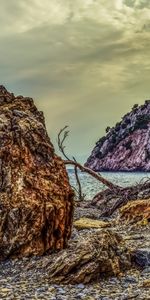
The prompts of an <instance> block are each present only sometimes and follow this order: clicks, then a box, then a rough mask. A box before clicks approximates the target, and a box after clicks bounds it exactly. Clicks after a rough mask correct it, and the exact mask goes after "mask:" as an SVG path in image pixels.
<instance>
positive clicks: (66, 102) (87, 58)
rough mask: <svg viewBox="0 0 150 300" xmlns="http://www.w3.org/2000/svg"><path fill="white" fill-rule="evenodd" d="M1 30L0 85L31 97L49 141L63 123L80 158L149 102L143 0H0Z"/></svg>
mask: <svg viewBox="0 0 150 300" xmlns="http://www.w3.org/2000/svg"><path fill="white" fill-rule="evenodd" d="M0 29H1V30H0V84H3V85H5V86H6V87H7V88H8V90H10V91H12V92H14V93H15V94H16V95H17V94H22V95H24V96H31V97H33V98H34V99H35V103H36V105H37V106H38V108H39V109H41V110H43V111H44V113H45V117H46V124H47V129H48V132H49V135H50V137H51V139H52V141H53V143H54V144H55V145H56V143H55V140H56V136H57V132H58V131H59V129H60V128H62V127H64V125H69V127H70V131H71V132H70V137H69V141H68V143H67V149H68V154H72V155H74V156H76V158H77V159H78V160H79V161H82V162H83V161H85V160H86V158H87V157H88V155H89V153H90V151H91V150H92V148H93V146H94V144H95V142H96V141H97V140H98V139H99V138H100V137H101V136H103V135H104V132H105V128H106V127H107V126H108V125H109V126H113V125H114V124H115V123H116V122H117V121H119V120H120V118H121V116H123V115H124V114H125V113H126V112H128V111H129V110H130V109H131V107H132V106H133V105H134V104H135V103H139V104H142V103H143V102H144V100H145V99H150V59H149V58H150V1H149V0H55V1H54V0H43V1H41V0H1V7H0Z"/></svg>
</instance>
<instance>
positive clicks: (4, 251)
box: [0, 86, 73, 260]
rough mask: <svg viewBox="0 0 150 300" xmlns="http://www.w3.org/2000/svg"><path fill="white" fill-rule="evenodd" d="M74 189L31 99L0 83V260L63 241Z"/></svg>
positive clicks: (68, 231) (59, 246)
mask: <svg viewBox="0 0 150 300" xmlns="http://www.w3.org/2000/svg"><path fill="white" fill-rule="evenodd" d="M72 217H73V191H72V189H71V186H70V184H69V180H68V175H67V172H66V169H65V166H64V163H63V161H62V159H61V158H60V157H58V156H57V155H56V154H55V151H54V147H53V145H52V143H51V141H50V139H49V137H48V134H47V131H46V127H45V122H44V116H43V113H42V112H40V111H38V109H37V108H36V106H35V105H34V102H33V99H31V98H28V97H22V96H18V97H15V96H14V95H13V94H12V93H9V92H8V91H7V90H6V89H5V88H4V87H3V86H0V260H4V259H6V258H8V257H19V256H29V255H41V254H43V253H46V252H48V251H51V250H54V249H62V248H64V247H65V246H66V245H67V241H68V239H69V237H70V234H71V227H72Z"/></svg>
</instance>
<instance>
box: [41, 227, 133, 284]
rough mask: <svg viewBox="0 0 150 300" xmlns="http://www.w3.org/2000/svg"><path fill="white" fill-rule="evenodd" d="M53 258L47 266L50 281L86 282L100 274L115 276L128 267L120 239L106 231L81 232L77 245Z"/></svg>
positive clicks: (127, 255) (126, 254) (127, 256)
mask: <svg viewBox="0 0 150 300" xmlns="http://www.w3.org/2000/svg"><path fill="white" fill-rule="evenodd" d="M53 261H54V262H53ZM53 261H52V262H49V264H47V266H46V267H47V274H48V276H49V281H50V282H55V283H60V282H62V283H65V284H68V283H70V284H76V283H81V282H82V283H89V282H91V281H93V280H95V279H98V278H99V277H101V276H105V277H108V276H113V275H116V276H117V275H119V273H120V272H122V271H124V270H126V269H128V268H129V267H131V261H130V254H129V251H128V250H127V248H126V245H125V244H124V242H123V239H122V238H121V237H120V235H118V234H116V233H114V232H112V231H109V230H101V231H99V230H98V231H97V232H95V233H88V234H83V235H81V236H80V238H79V240H78V242H77V244H76V243H75V244H72V246H71V247H70V248H68V249H66V250H62V252H61V253H59V256H57V257H56V259H55V258H53Z"/></svg>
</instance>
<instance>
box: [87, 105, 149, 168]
mask: <svg viewBox="0 0 150 300" xmlns="http://www.w3.org/2000/svg"><path fill="white" fill-rule="evenodd" d="M106 131H107V134H106V136H105V137H102V138H101V139H100V140H99V141H98V142H97V143H96V146H95V147H94V149H93V151H92V153H91V155H90V157H89V158H88V160H87V162H86V164H85V165H86V166H87V167H89V168H91V169H93V170H95V171H150V100H147V101H145V104H144V105H141V106H138V105H134V107H133V108H132V111H131V112H130V113H128V114H126V115H125V116H124V117H123V118H122V121H121V122H120V123H117V124H116V126H115V127H113V128H109V127H108V128H107V129H106Z"/></svg>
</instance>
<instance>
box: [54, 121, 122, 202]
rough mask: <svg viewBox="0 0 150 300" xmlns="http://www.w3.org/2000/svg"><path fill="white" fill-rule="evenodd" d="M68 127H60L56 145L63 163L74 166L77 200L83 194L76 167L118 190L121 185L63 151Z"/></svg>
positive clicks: (82, 196)
mask: <svg viewBox="0 0 150 300" xmlns="http://www.w3.org/2000/svg"><path fill="white" fill-rule="evenodd" d="M67 128H68V126H65V127H64V128H62V129H61V130H60V131H59V133H58V140H57V142H58V147H59V150H60V152H61V153H62V154H63V156H64V157H65V159H66V160H64V163H65V164H66V165H73V166H74V171H75V177H76V181H77V184H78V196H79V200H81V199H83V198H84V197H85V195H83V193H82V187H81V183H80V180H79V176H78V169H79V170H80V171H82V172H86V173H88V174H89V175H91V176H92V177H94V178H95V179H97V180H98V181H99V182H101V183H102V184H104V185H106V186H107V187H108V188H109V189H111V190H120V189H121V187H120V186H118V185H115V184H113V183H112V182H110V181H109V180H107V179H105V178H104V177H102V176H101V175H100V174H98V173H96V172H94V171H93V170H91V169H89V168H87V167H84V166H82V165H81V164H79V163H78V162H77V161H76V159H75V158H74V157H73V158H72V159H70V158H69V157H68V156H67V155H66V153H65V146H64V142H65V140H66V138H67V137H68V135H69V130H66V129H67Z"/></svg>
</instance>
